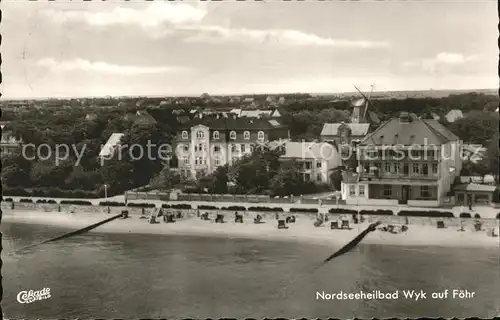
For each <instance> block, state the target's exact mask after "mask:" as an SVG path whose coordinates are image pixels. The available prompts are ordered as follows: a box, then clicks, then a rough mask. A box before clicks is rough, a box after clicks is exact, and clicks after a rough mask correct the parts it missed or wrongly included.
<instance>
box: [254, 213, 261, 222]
mask: <svg viewBox="0 0 500 320" xmlns="http://www.w3.org/2000/svg"><path fill="white" fill-rule="evenodd" d="M253 223H255V224H259V223H263V221H262V216H261V215H260V214H258V215H257V216H256V217H255V218H253Z"/></svg>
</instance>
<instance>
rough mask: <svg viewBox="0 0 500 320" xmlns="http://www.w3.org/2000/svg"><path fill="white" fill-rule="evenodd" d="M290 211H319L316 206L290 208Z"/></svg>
mask: <svg viewBox="0 0 500 320" xmlns="http://www.w3.org/2000/svg"><path fill="white" fill-rule="evenodd" d="M290 212H307V213H318V209H316V208H290Z"/></svg>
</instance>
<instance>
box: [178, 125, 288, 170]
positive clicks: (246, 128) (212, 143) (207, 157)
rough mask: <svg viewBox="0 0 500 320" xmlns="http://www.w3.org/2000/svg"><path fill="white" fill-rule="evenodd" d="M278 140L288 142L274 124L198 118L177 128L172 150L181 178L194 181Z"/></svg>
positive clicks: (285, 133) (280, 127)
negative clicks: (261, 146) (259, 147)
mask: <svg viewBox="0 0 500 320" xmlns="http://www.w3.org/2000/svg"><path fill="white" fill-rule="evenodd" d="M282 139H289V131H288V128H287V127H286V126H284V125H282V124H281V123H280V122H278V121H276V120H269V119H249V118H223V117H220V118H203V117H202V118H196V119H194V120H193V121H190V122H189V123H186V124H185V125H184V126H183V127H181V129H180V130H179V131H178V132H177V134H176V139H175V146H174V148H175V154H176V156H177V159H178V169H179V172H180V174H181V176H182V177H183V178H185V179H189V178H192V179H196V178H198V177H200V176H204V175H207V174H210V173H212V172H214V171H215V170H216V169H217V168H218V167H220V166H224V165H226V164H229V165H232V164H234V163H235V162H236V161H237V160H238V159H240V158H242V157H243V156H245V155H248V154H251V153H252V152H253V150H254V149H255V148H256V147H258V146H259V145H265V144H267V143H269V142H271V141H276V140H282Z"/></svg>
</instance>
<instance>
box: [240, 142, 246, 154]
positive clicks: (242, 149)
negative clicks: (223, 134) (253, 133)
mask: <svg viewBox="0 0 500 320" xmlns="http://www.w3.org/2000/svg"><path fill="white" fill-rule="evenodd" d="M240 150H241V152H245V145H244V144H242V145H241V146H240Z"/></svg>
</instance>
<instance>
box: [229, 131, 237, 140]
mask: <svg viewBox="0 0 500 320" xmlns="http://www.w3.org/2000/svg"><path fill="white" fill-rule="evenodd" d="M229 139H232V140H236V131H231V132H230V133H229Z"/></svg>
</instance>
